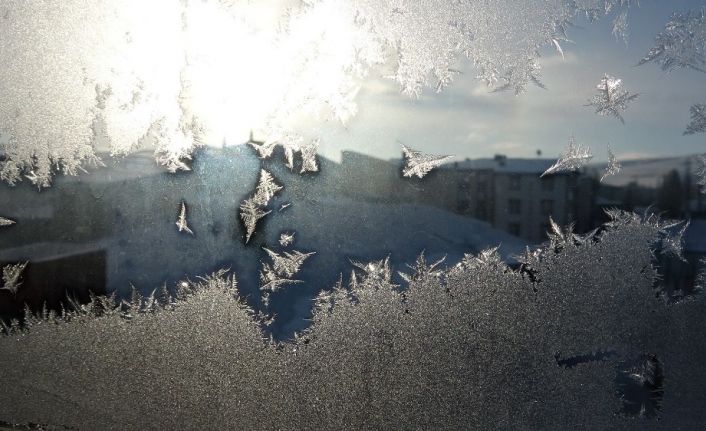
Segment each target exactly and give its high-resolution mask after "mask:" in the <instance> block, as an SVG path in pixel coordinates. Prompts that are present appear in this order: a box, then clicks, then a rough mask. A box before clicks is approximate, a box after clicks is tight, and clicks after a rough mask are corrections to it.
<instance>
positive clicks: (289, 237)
mask: <svg viewBox="0 0 706 431" xmlns="http://www.w3.org/2000/svg"><path fill="white" fill-rule="evenodd" d="M292 244H294V232H282V234H281V235H280V236H279V245H281V246H282V247H287V246H290V245H292Z"/></svg>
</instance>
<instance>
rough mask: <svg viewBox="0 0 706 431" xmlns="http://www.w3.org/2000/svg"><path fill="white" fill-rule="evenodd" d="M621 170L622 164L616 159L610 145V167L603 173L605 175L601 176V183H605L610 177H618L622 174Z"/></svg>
mask: <svg viewBox="0 0 706 431" xmlns="http://www.w3.org/2000/svg"><path fill="white" fill-rule="evenodd" d="M621 168H622V166H621V165H620V162H619V161H618V159H617V158H616V157H615V154H613V151H611V149H610V145H608V165H607V166H606V168H605V170H604V171H603V175H601V180H600V182H603V180H604V179H606V177H608V176H610V175H616V174H617V173H619V172H620V169H621Z"/></svg>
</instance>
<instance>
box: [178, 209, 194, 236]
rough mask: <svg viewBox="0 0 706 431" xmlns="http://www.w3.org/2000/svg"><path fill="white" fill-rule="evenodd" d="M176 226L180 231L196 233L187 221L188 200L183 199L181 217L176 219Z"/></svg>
mask: <svg viewBox="0 0 706 431" xmlns="http://www.w3.org/2000/svg"><path fill="white" fill-rule="evenodd" d="M176 226H177V229H179V232H186V233H190V234H191V235H193V234H194V232H193V231H192V230H191V229H189V225H188V223H187V221H186V202H184V201H181V209H180V211H179V218H178V219H177V221H176Z"/></svg>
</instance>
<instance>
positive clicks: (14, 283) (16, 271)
mask: <svg viewBox="0 0 706 431" xmlns="http://www.w3.org/2000/svg"><path fill="white" fill-rule="evenodd" d="M27 263H28V262H21V263H15V264H10V265H5V266H3V267H2V282H3V285H2V287H0V289H5V290H9V291H10V292H12V293H13V294H15V293H17V289H19V288H20V286H21V285H22V281H20V278H21V277H22V272H24V270H25V267H26V266H27Z"/></svg>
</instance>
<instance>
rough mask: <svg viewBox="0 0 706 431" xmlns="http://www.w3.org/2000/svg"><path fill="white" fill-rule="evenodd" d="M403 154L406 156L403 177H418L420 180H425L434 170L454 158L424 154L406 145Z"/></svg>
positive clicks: (403, 147)
mask: <svg viewBox="0 0 706 431" xmlns="http://www.w3.org/2000/svg"><path fill="white" fill-rule="evenodd" d="M402 154H403V156H404V168H403V169H402V175H404V176H405V177H412V176H415V175H416V176H417V177H418V178H424V177H425V176H426V174H428V173H429V172H431V170H432V169H434V168H437V167H439V166H441V164H442V163H444V162H445V161H447V160H449V159H451V158H453V156H436V155H433V154H422V153H421V152H419V151H416V150H413V149H411V148H409V147H407V146H405V145H402Z"/></svg>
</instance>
